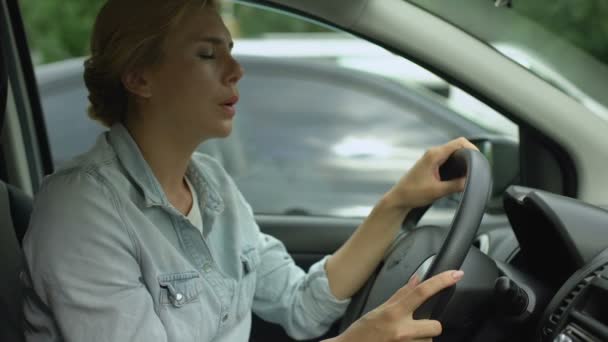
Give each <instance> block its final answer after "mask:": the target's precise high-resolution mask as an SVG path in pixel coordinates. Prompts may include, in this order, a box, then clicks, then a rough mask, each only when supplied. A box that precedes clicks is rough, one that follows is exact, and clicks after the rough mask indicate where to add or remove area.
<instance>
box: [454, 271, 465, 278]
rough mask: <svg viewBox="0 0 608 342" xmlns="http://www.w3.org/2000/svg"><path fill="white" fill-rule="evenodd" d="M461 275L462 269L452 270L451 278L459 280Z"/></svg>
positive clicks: (462, 273)
mask: <svg viewBox="0 0 608 342" xmlns="http://www.w3.org/2000/svg"><path fill="white" fill-rule="evenodd" d="M463 275H464V272H463V271H454V272H452V278H454V279H456V280H460V279H461V278H462V276H463Z"/></svg>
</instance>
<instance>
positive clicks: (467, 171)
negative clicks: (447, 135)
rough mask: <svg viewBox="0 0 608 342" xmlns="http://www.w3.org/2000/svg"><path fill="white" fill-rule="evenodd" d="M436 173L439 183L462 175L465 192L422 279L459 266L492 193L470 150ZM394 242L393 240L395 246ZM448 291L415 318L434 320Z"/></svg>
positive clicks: (355, 304) (351, 316)
mask: <svg viewBox="0 0 608 342" xmlns="http://www.w3.org/2000/svg"><path fill="white" fill-rule="evenodd" d="M439 173H440V176H441V179H442V180H449V179H454V178H459V177H462V176H465V175H466V182H465V189H464V191H463V193H462V198H461V200H460V203H459V205H458V208H457V209H456V213H455V215H454V217H453V219H452V223H451V225H450V231H449V233H448V235H447V237H446V238H445V240H444V242H443V244H442V245H441V248H440V249H439V252H438V253H437V254H436V255H435V259H434V260H433V262H432V264H431V266H430V267H429V268H428V271H427V272H425V274H424V276H423V280H426V279H428V278H431V277H433V276H434V275H436V274H439V273H441V272H443V271H447V270H450V269H459V268H460V267H461V266H462V264H463V262H464V260H465V257H466V256H467V253H468V252H469V250H470V248H471V245H472V243H473V240H474V239H475V236H476V234H477V231H478V229H479V224H480V223H481V219H482V217H483V214H484V212H485V207H486V204H487V202H488V200H489V198H490V195H491V191H492V174H491V169H490V165H489V163H488V161H487V159H486V158H485V157H484V156H483V155H482V154H481V153H480V152H478V151H475V150H470V149H460V150H458V151H456V152H455V153H454V154H452V155H451V156H450V158H448V160H446V162H445V163H444V164H443V165H442V166H441V167H440V169H439ZM428 208H429V206H426V207H421V208H416V209H413V210H412V211H410V213H409V214H408V216H407V217H406V219H405V220H404V227H405V225H406V224H407V223H409V224H410V225H411V224H412V222H417V221H418V220H419V219H420V218H421V217H422V216H423V214H424V212H426V210H427V209H428ZM405 238H407V236H406V237H405ZM398 240H399V239H396V243H397V241H398ZM387 257H388V256H387ZM382 267H383V266H382V265H380V266H379V267H378V270H377V271H376V272H375V273H374V275H373V276H372V277H370V279H369V280H368V281H367V283H366V284H365V285H364V286H363V287H362V289H361V290H360V291H359V292H358V293H357V294H356V295H355V296H354V297H353V299H352V300H351V303H350V305H349V307H348V308H347V311H346V313H345V315H344V318H343V320H342V322H341V326H340V332H342V331H344V330H346V328H348V326H350V324H352V323H353V322H354V321H356V320H357V319H358V318H359V317H360V316H362V313H363V309H364V308H365V307H366V306H367V302H368V299H369V295H370V291H371V289H372V288H373V287H374V285H375V283H376V281H378V280H379V279H377V276H378V273H379V272H380V269H381V268H382ZM414 273H415V272H414ZM414 273H412V274H414ZM410 276H411V275H408V276H407V278H406V279H409V277H410ZM402 285H404V284H402ZM452 289H453V288H452ZM452 289H448V290H446V291H442V292H440V293H439V294H437V295H435V296H433V297H432V298H431V299H430V300H429V301H427V302H426V303H425V304H424V305H422V306H421V307H420V308H418V310H417V311H416V312H415V314H414V316H415V317H416V318H417V319H421V318H432V319H436V318H438V317H439V316H441V315H442V314H443V312H444V311H445V308H446V306H447V303H448V302H449V299H450V297H451V295H452Z"/></svg>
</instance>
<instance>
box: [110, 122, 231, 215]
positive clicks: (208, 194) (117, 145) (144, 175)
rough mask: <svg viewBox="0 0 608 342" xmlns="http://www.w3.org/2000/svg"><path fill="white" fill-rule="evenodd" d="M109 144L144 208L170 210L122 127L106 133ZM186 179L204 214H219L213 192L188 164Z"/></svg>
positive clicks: (219, 205) (118, 125)
mask: <svg viewBox="0 0 608 342" xmlns="http://www.w3.org/2000/svg"><path fill="white" fill-rule="evenodd" d="M109 142H110V145H111V146H112V148H113V149H114V151H115V152H116V155H117V156H118V159H119V160H120V163H121V164H122V165H123V166H124V168H125V170H126V172H127V175H128V177H129V178H130V179H131V181H132V182H134V183H135V184H136V185H137V186H138V187H139V188H140V190H141V192H142V193H143V195H144V198H145V201H146V205H147V206H154V205H163V206H167V207H170V206H171V205H170V203H169V200H168V199H167V197H166V195H165V193H164V191H163V190H162V187H161V185H160V183H159V182H158V180H157V179H156V176H155V175H154V173H153V172H152V169H151V168H150V165H149V164H148V162H146V160H145V159H144V158H143V155H142V153H141V151H140V149H139V147H138V146H137V143H135V140H133V138H132V137H131V134H130V133H129V131H128V130H127V128H126V127H125V126H124V125H123V124H122V123H116V124H114V125H113V126H112V127H111V129H110V132H109ZM186 177H188V179H189V180H190V181H191V182H192V186H193V187H194V188H195V191H196V192H197V193H198V195H199V205H200V207H201V208H204V210H205V212H206V213H209V214H212V215H213V214H219V213H221V212H222V211H223V210H224V203H223V200H222V198H221V196H220V195H219V194H218V193H217V191H215V189H213V187H212V186H211V185H210V184H209V182H208V181H207V180H206V179H205V177H204V175H203V173H202V172H201V170H200V169H199V168H197V167H196V166H195V165H194V163H193V162H192V160H190V163H189V165H188V168H187V170H186Z"/></svg>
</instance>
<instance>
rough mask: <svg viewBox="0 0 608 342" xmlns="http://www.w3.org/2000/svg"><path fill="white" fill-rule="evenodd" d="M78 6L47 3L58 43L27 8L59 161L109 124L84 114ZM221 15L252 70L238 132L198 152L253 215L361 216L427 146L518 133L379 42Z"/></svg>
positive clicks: (84, 25)
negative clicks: (217, 165) (215, 163)
mask: <svg viewBox="0 0 608 342" xmlns="http://www.w3.org/2000/svg"><path fill="white" fill-rule="evenodd" d="M72 2H74V1H71V0H70V1H67V2H66V3H65V4H62V5H53V2H48V4H47V2H45V5H44V6H51V7H52V6H55V7H54V8H53V9H48V10H47V12H45V13H57V16H55V17H58V16H61V17H62V18H65V23H64V22H63V21H62V23H59V25H56V24H58V23H57V22H56V21H53V23H52V24H53V25H52V26H53V27H55V26H57V27H59V28H60V29H58V31H57V32H53V33H52V35H50V37H54V38H53V39H51V40H45V38H44V37H46V34H47V32H45V30H44V29H43V28H44V27H46V26H45V25H50V22H49V20H51V19H52V18H50V17H49V16H44V17H40V16H38V14H37V12H36V11H35V6H33V5H32V4H33V3H32V2H31V0H24V1H23V4H22V5H23V12H24V18H25V20H26V22H25V23H26V29H27V31H28V35H29V39H30V44H31V45H32V50H33V54H34V56H33V58H34V61H35V63H36V64H37V66H36V74H37V80H38V83H39V86H40V95H41V101H42V105H43V111H44V115H45V121H46V125H47V131H48V136H49V141H50V145H51V152H52V155H53V159H54V163H55V166H56V168H57V167H60V166H61V165H62V164H63V163H65V162H66V161H68V160H70V159H72V158H73V157H75V156H76V155H78V154H81V153H83V152H85V151H87V150H88V149H89V148H91V147H92V146H93V144H94V143H95V141H96V138H97V136H98V134H99V133H100V132H102V131H103V130H104V129H105V128H104V127H102V126H101V125H100V124H98V123H97V122H95V121H93V120H91V119H89V118H88V116H87V113H86V108H87V106H88V100H87V90H86V88H85V85H84V81H83V79H82V73H83V61H84V58H85V57H84V56H85V55H86V51H87V46H88V35H90V29H91V27H92V25H93V20H94V15H95V13H96V11H97V10H98V7H96V6H97V5H96V6H91V7H90V8H89V7H87V6H82V5H81V4H76V3H75V2H74V4H72ZM68 3H69V4H68ZM100 3H101V2H100ZM64 5H65V6H64ZM75 13H79V14H80V15H78V16H77V15H75ZM222 14H223V16H224V18H225V21H226V23H227V26H228V27H229V29H230V30H231V32H232V33H233V37H234V40H235V48H234V54H235V56H236V58H237V59H238V60H239V61H240V63H241V64H243V66H244V68H245V70H246V73H245V77H244V78H243V79H242V81H241V82H240V84H239V88H240V94H241V100H240V102H239V104H238V105H237V116H236V119H235V125H234V130H233V133H232V134H231V136H230V137H229V138H227V139H213V140H210V141H208V142H205V143H204V144H202V145H201V147H200V148H199V150H200V151H202V152H204V153H208V154H210V155H212V156H213V157H215V158H216V159H218V160H219V161H220V162H221V163H222V164H223V165H224V167H225V168H226V170H227V171H228V172H229V173H230V174H231V175H232V177H233V178H234V179H235V181H236V183H237V185H238V186H239V188H240V189H241V191H242V192H243V194H244V196H245V197H246V199H247V200H248V201H249V202H250V203H251V205H252V207H253V209H254V211H255V212H256V213H264V214H306V215H318V216H338V217H363V216H365V215H367V214H368V213H369V211H370V210H371V208H372V206H373V205H374V204H375V203H376V202H377V201H378V199H379V198H380V196H381V195H382V194H383V193H384V192H385V191H387V190H388V189H389V188H390V187H391V186H392V185H393V184H395V182H397V180H398V179H399V177H401V176H402V175H403V174H405V172H407V170H408V169H409V168H410V167H411V166H412V165H413V163H414V162H415V161H416V160H417V159H418V158H419V157H420V156H421V155H422V154H423V153H424V151H425V150H426V149H428V148H429V147H431V146H435V145H439V144H442V143H445V142H447V141H448V140H450V139H453V138H456V137H458V136H468V137H470V136H479V135H484V134H500V135H505V136H510V137H513V138H517V126H516V125H514V124H513V123H512V122H510V121H508V120H507V119H505V118H504V117H503V116H502V115H500V114H499V113H496V112H495V111H494V110H492V109H491V108H489V107H487V106H486V105H484V104H483V103H482V102H480V101H478V100H476V99H475V98H473V97H471V96H469V95H468V94H467V93H465V92H463V91H461V90H459V89H458V88H456V87H454V86H452V85H450V84H449V83H447V82H445V81H444V80H443V79H441V78H439V77H437V76H435V75H434V74H432V73H430V72H428V71H427V70H425V69H423V68H421V67H419V66H418V65H416V64H414V63H412V62H409V61H408V60H405V59H403V58H402V57H400V56H396V55H394V54H392V53H390V52H388V51H386V50H384V49H382V48H380V47H378V46H376V45H374V44H371V43H369V42H366V41H364V40H362V39H359V38H355V37H352V36H350V35H348V34H344V33H340V32H332V31H330V30H329V29H328V28H327V27H325V26H320V25H317V24H315V23H312V22H309V21H306V20H303V19H301V18H296V17H293V16H289V15H286V14H283V13H280V12H276V11H269V10H264V9H261V8H259V7H251V6H247V5H242V4H237V3H232V2H228V1H226V2H225V3H224V6H223V7H222ZM64 24H65V25H64ZM68 24H69V25H68ZM70 25H73V26H75V27H72V28H71V27H70ZM74 32H76V33H78V34H76V33H74ZM72 33H74V34H72ZM456 204H457V202H456V201H454V200H453V199H449V198H448V199H444V200H441V201H438V203H436V204H435V209H437V210H444V211H445V212H446V213H451V212H452V211H453V210H454V208H455V205H456Z"/></svg>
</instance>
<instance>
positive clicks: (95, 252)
mask: <svg viewBox="0 0 608 342" xmlns="http://www.w3.org/2000/svg"><path fill="white" fill-rule="evenodd" d="M91 48H92V51H91V56H90V58H89V59H88V60H87V62H86V64H85V75H84V77H85V81H86V85H87V87H88V89H89V93H90V95H89V99H90V102H91V108H90V116H91V117H92V118H94V119H96V120H98V121H100V122H101V123H103V124H104V125H106V126H108V127H109V128H110V129H109V131H108V132H107V133H104V134H102V135H101V136H100V137H99V139H98V141H97V143H96V145H95V147H94V148H93V149H92V150H91V151H89V152H87V153H86V154H84V155H82V156H80V157H79V158H77V159H76V160H74V161H73V162H72V163H70V164H69V165H67V166H66V167H64V168H63V169H61V170H59V171H58V172H56V173H55V174H54V175H52V176H50V177H48V178H47V179H46V180H45V183H44V185H43V187H42V188H41V190H40V192H39V194H38V195H37V199H36V203H35V209H34V213H33V217H32V222H31V226H30V229H29V231H28V234H27V236H26V238H25V243H24V249H25V254H26V259H27V265H28V268H29V270H30V274H31V285H32V288H31V291H29V295H28V297H27V298H26V302H25V314H26V320H27V324H26V330H27V331H26V335H27V340H28V341H146V342H149V341H180V342H181V341H247V340H248V338H249V333H250V328H251V313H252V311H253V312H255V313H256V314H258V315H259V316H260V317H262V318H263V319H265V320H268V321H271V322H275V323H278V324H280V325H282V326H283V327H284V328H285V330H286V331H287V332H288V333H289V335H291V336H293V337H294V338H298V339H304V338H314V337H316V336H320V335H322V334H323V333H324V332H326V331H327V330H328V329H329V327H330V326H331V324H332V323H333V322H334V321H335V320H337V319H338V318H339V317H340V316H341V315H342V314H343V312H344V310H345V309H346V306H347V305H348V302H349V298H350V297H351V296H352V295H353V294H354V293H355V292H356V291H357V290H358V289H359V288H360V287H361V286H362V285H363V284H364V282H365V281H366V280H367V278H368V277H369V276H370V274H371V272H372V271H373V270H374V268H375V267H376V266H377V265H378V263H379V262H380V261H381V258H382V256H383V254H384V252H385V250H386V249H387V247H388V246H389V244H390V243H391V241H392V240H393V238H394V237H395V235H396V233H397V232H398V230H399V229H400V223H401V222H402V221H403V219H404V217H405V215H406V214H407V213H408V211H409V209H410V208H414V207H418V206H421V205H425V204H428V203H431V202H432V201H433V200H435V199H437V198H439V197H442V196H445V195H447V194H450V193H452V192H456V191H461V190H462V189H463V186H464V182H463V180H462V179H460V180H455V181H450V182H441V181H439V180H438V178H437V176H436V173H437V169H438V167H439V166H440V164H441V163H443V161H445V160H446V159H447V157H448V156H449V155H450V154H451V153H453V152H454V151H455V150H457V149H459V148H463V147H469V148H474V147H473V146H472V145H471V144H470V143H469V142H468V141H466V140H464V139H459V140H455V141H453V142H450V143H448V144H447V145H444V146H441V147H437V148H434V149H432V150H430V151H429V152H428V153H427V154H426V155H425V156H424V157H423V158H422V159H421V160H420V161H419V162H418V163H417V164H416V166H414V168H413V169H412V170H410V171H409V173H408V174H407V175H405V176H404V177H403V178H402V179H401V180H400V181H399V182H398V183H397V184H396V185H395V186H394V187H393V188H392V189H391V190H390V191H388V192H387V193H386V194H385V195H384V196H383V197H382V198H381V199H380V200H379V202H378V203H377V205H376V206H375V208H374V209H373V211H372V213H371V214H370V215H369V217H368V218H367V219H366V220H365V221H364V223H363V224H362V225H361V226H360V227H359V228H358V229H357V230H356V232H355V233H354V234H353V236H352V237H351V238H350V239H349V240H348V241H347V242H346V243H345V244H344V245H343V246H342V247H341V248H340V249H339V250H338V251H336V252H335V253H334V254H333V255H331V256H328V257H326V258H324V259H323V260H321V261H320V262H318V263H316V264H315V265H313V266H312V267H311V269H310V270H309V271H308V273H306V272H304V271H303V270H301V269H300V268H298V267H297V266H296V265H295V264H294V262H293V260H292V259H291V257H290V256H289V254H288V253H287V251H286V250H285V247H284V246H283V245H282V244H281V243H280V242H279V241H278V240H276V239H274V238H273V237H271V236H268V235H265V234H263V233H261V232H260V230H259V228H258V226H257V225H256V223H255V220H254V217H253V214H252V211H251V209H250V207H249V205H248V204H247V202H246V201H245V199H244V198H243V196H242V195H241V193H240V192H239V191H238V189H237V188H236V187H235V185H234V183H233V181H232V180H231V179H230V177H229V176H228V175H227V174H226V172H225V171H224V170H223V169H222V167H221V166H220V165H219V164H218V163H217V162H216V161H215V160H213V159H211V158H210V157H206V156H203V155H199V154H195V153H194V151H195V149H196V147H197V146H198V145H199V144H201V143H202V142H204V141H205V140H207V139H211V138H222V137H226V136H228V135H229V134H230V132H231V129H232V125H233V121H234V120H238V118H237V117H235V115H236V104H237V102H238V90H237V84H238V82H239V80H240V79H241V77H242V76H243V72H244V71H243V69H242V68H241V66H240V65H239V64H238V62H237V61H236V60H235V59H234V58H233V57H232V56H231V52H230V51H231V48H232V39H231V37H230V34H229V32H228V30H227V29H226V27H225V25H224V23H223V22H222V20H221V18H220V16H219V15H218V10H217V5H216V4H215V3H213V2H212V1H206V2H205V1H203V0H172V1H166V0H109V1H108V2H107V3H106V4H105V6H104V7H103V8H102V10H101V11H100V13H99V15H98V17H97V20H96V23H95V28H94V33H93V37H92V41H91ZM267 101H273V99H267ZM461 277H462V272H460V271H450V272H446V273H443V274H440V275H438V276H436V277H434V278H432V279H430V280H428V281H426V282H424V283H422V284H418V282H417V280H416V279H413V280H411V281H410V283H409V284H408V285H406V286H405V287H404V288H403V289H402V290H400V291H399V292H397V293H396V294H395V295H394V296H393V298H391V299H390V300H389V301H388V302H387V303H385V304H384V305H382V306H381V307H379V308H378V309H376V310H374V311H372V312H371V313H369V314H367V315H366V316H364V317H363V318H361V319H360V320H359V321H357V322H356V323H355V324H353V325H352V326H351V327H350V328H349V329H348V330H346V331H345V332H344V333H343V334H342V335H340V336H337V337H335V338H334V340H335V341H352V342H354V341H394V340H399V341H430V339H431V338H432V337H433V336H437V335H439V334H440V333H441V325H440V323H439V322H436V321H416V320H413V318H412V314H411V313H412V312H413V311H414V310H415V309H416V307H417V306H418V305H420V304H421V303H422V302H423V301H424V300H426V299H427V298H428V297H429V296H430V295H432V294H434V293H436V292H438V291H439V290H441V289H443V288H445V287H448V286H451V285H453V284H455V283H456V282H457V281H458V280H459V279H460V278H461Z"/></svg>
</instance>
